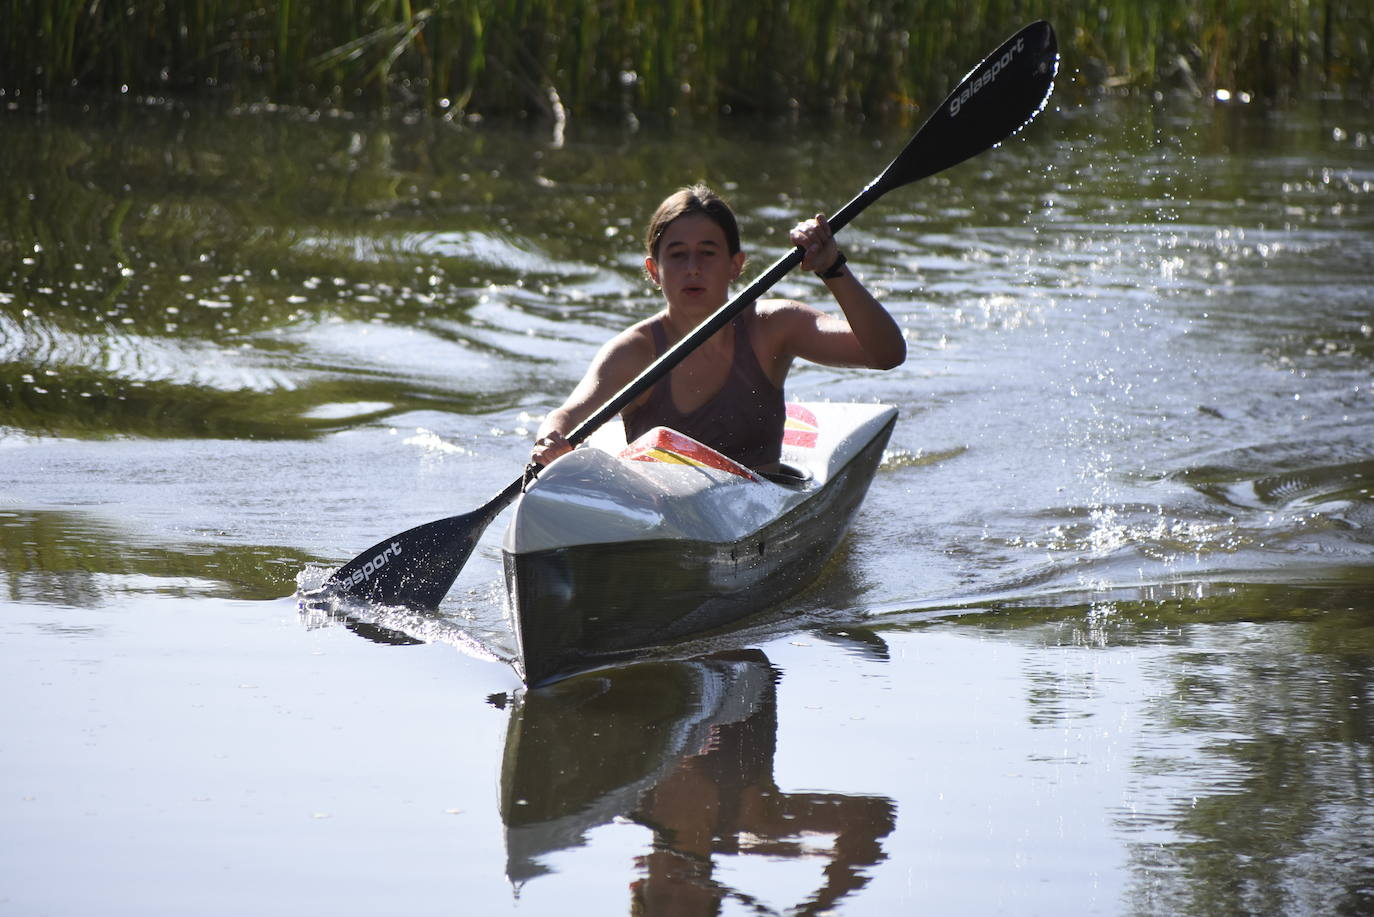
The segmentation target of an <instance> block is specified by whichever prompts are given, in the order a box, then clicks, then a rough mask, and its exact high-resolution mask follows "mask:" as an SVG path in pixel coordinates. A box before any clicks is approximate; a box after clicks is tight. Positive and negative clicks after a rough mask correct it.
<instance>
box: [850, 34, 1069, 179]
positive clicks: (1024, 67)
mask: <svg viewBox="0 0 1374 917" xmlns="http://www.w3.org/2000/svg"><path fill="white" fill-rule="evenodd" d="M1058 70H1059V42H1058V40H1057V39H1056V38H1055V35H1054V29H1053V28H1052V27H1051V26H1050V24H1049V23H1048V22H1044V21H1043V20H1042V21H1039V22H1032V23H1031V24H1030V25H1028V26H1026V27H1025V28H1024V29H1022V30H1021V31H1019V32H1017V33H1016V34H1015V35H1013V36H1012V37H1011V38H1009V39H1007V40H1006V41H1005V42H1004V43H1003V44H1002V46H1001V47H1000V48H998V49H997V50H996V51H993V52H992V53H991V54H989V55H988V56H987V57H986V58H984V60H983V62H982V63H980V64H979V65H978V66H976V67H974V68H973V69H972V70H971V71H969V74H968V76H966V77H964V78H963V79H962V80H960V82H959V85H958V86H956V87H955V88H954V91H953V92H951V93H950V94H949V96H948V98H946V99H945V101H944V102H942V103H941V104H940V107H939V109H937V110H936V112H935V113H934V114H933V115H931V116H930V118H929V119H928V120H927V121H926V123H925V124H923V125H922V126H921V129H920V130H919V131H917V132H916V136H915V137H912V138H911V142H909V143H908V144H907V145H906V148H905V149H903V150H902V152H901V153H899V154H898V155H897V158H896V159H894V160H893V161H892V164H891V165H889V166H888V167H887V170H886V171H884V172H883V174H882V175H881V176H879V177H878V180H877V181H876V182H874V184H875V185H877V186H879V188H880V192H885V191H890V190H892V189H893V188H896V187H898V186H900V185H905V184H907V183H909V182H913V181H916V180H918V179H921V178H925V177H926V176H928V175H934V174H935V173H936V172H939V171H942V170H944V169H948V168H949V167H950V166H953V165H957V164H959V163H961V162H963V161H964V160H965V159H968V158H970V157H972V156H976V155H977V154H979V153H981V152H983V151H984V150H986V149H989V148H990V147H994V146H996V145H997V144H999V143H1001V142H1002V141H1003V140H1006V139H1007V138H1008V137H1010V136H1012V135H1013V134H1015V133H1016V132H1017V131H1019V130H1020V129H1021V128H1023V127H1025V126H1026V125H1027V124H1029V123H1030V122H1031V121H1032V120H1034V119H1035V116H1036V115H1038V114H1040V111H1041V110H1042V109H1043V108H1044V107H1045V103H1046V102H1048V101H1049V97H1050V92H1051V91H1052V90H1053V89H1054V76H1055V73H1057V72H1058Z"/></svg>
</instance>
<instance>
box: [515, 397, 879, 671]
mask: <svg viewBox="0 0 1374 917" xmlns="http://www.w3.org/2000/svg"><path fill="white" fill-rule="evenodd" d="M895 422H896V410H895V409H894V408H891V407H888V406H885V405H850V404H802V405H789V424H788V428H789V429H788V435H787V438H786V439H785V441H784V451H783V460H784V463H785V465H786V466H789V468H790V471H791V472H793V473H791V474H782V475H770V476H767V477H765V476H762V475H759V474H756V473H754V472H752V471H750V470H749V469H747V468H743V467H742V466H739V465H736V464H735V463H733V462H731V461H730V460H729V459H728V458H726V457H724V456H722V455H720V454H719V453H715V452H713V451H712V450H710V449H707V448H706V447H705V446H702V445H701V444H700V443H696V442H695V441H694V440H691V439H689V438H687V437H684V436H682V435H681V434H677V433H674V432H673V431H666V430H662V428H660V429H659V430H655V431H650V433H648V434H646V435H645V437H641V439H640V440H637V441H636V442H635V443H634V444H631V445H630V446H629V447H624V439H623V433H622V434H620V438H619V440H618V443H617V441H616V440H615V439H614V437H613V436H609V437H605V438H602V439H601V441H600V442H598V441H597V440H596V438H594V439H593V441H592V442H591V443H590V444H589V446H590V447H589V448H583V449H578V450H575V451H574V452H572V453H569V454H567V455H565V456H563V457H562V458H560V459H559V460H558V461H556V462H554V463H552V464H551V465H549V467H548V468H546V469H545V470H544V471H543V472H542V473H541V475H540V477H539V479H538V480H537V482H536V483H535V485H534V486H533V487H531V488H530V490H529V491H528V492H527V493H526V494H524V495H523V496H522V497H521V498H520V500H519V502H518V503H517V505H516V510H515V514H514V516H513V518H512V520H511V524H510V527H509V528H508V530H507V533H506V540H505V544H504V551H503V553H504V562H505V574H506V585H507V591H508V593H509V596H510V605H511V612H512V616H513V618H514V622H513V623H514V629H515V633H516V637H517V640H518V642H519V647H520V656H521V661H522V664H523V667H524V676H525V680H526V681H527V682H528V683H529V684H531V685H535V684H540V683H544V682H548V681H552V680H555V679H557V678H560V677H563V676H565V675H568V674H572V673H574V672H577V671H580V670H583V669H587V668H592V667H595V666H597V665H602V664H606V663H608V662H612V661H615V660H617V659H622V658H625V657H626V656H628V655H631V654H633V653H634V652H636V651H640V650H643V649H647V648H651V647H655V646H663V645H666V644H671V643H674V642H678V641H681V640H684V639H686V638H689V637H695V636H700V635H703V634H705V633H707V632H710V631H712V630H716V629H719V628H722V627H725V626H727V625H731V624H734V623H736V622H738V621H740V620H742V619H743V618H746V617H748V616H750V615H752V614H754V613H756V612H758V611H761V610H762V609H764V608H766V607H768V606H770V605H774V604H776V603H778V602H780V601H782V600H784V599H786V598H788V597H789V596H792V595H794V594H796V593H797V592H798V591H800V590H801V589H802V588H804V587H805V586H807V585H808V584H809V583H810V582H811V581H812V580H814V579H815V577H816V576H817V575H818V574H819V572H820V570H821V568H822V566H823V564H824V562H825V560H826V558H828V557H829V556H830V554H831V553H832V552H833V551H834V549H835V547H836V545H838V543H839V541H840V539H841V537H842V536H843V535H844V532H845V530H846V529H847V528H848V525H849V521H850V519H851V518H852V516H853V514H854V512H855V510H856V509H857V508H858V506H859V504H860V503H861V502H862V500H863V496H864V494H865V493H866V492H867V490H868V486H869V483H870V481H871V480H872V478H873V474H874V472H875V471H876V469H877V466H878V463H879V461H880V460H881V458H882V453H883V449H884V448H885V447H886V445H887V440H888V437H889V436H890V435H891V432H892V428H893V425H894V424H895ZM617 444H619V445H621V446H622V449H620V450H617V451H611V450H612V449H614V447H615V446H616V445H617ZM617 453H618V454H617Z"/></svg>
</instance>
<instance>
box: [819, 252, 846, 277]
mask: <svg viewBox="0 0 1374 917" xmlns="http://www.w3.org/2000/svg"><path fill="white" fill-rule="evenodd" d="M848 263H849V259H848V258H846V257H845V256H844V252H839V253H838V254H836V255H835V262H834V263H833V264H831V265H830V267H828V268H826V269H825V270H823V271H817V272H816V276H817V277H819V278H821V279H822V280H834V279H835V278H836V277H843V276H844V266H845V265H846V264H848Z"/></svg>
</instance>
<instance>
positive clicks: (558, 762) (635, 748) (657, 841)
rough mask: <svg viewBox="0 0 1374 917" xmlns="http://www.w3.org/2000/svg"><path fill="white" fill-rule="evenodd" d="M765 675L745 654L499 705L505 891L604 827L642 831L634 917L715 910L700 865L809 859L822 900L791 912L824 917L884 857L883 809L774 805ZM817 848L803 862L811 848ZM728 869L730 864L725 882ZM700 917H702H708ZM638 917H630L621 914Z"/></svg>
mask: <svg viewBox="0 0 1374 917" xmlns="http://www.w3.org/2000/svg"><path fill="white" fill-rule="evenodd" d="M779 677H780V674H779V672H778V670H777V669H775V668H774V667H773V666H772V664H771V663H770V662H769V660H768V658H767V657H766V656H765V655H764V654H763V653H762V652H761V651H759V650H732V651H723V652H718V653H713V654H711V655H706V656H700V657H697V658H693V659H686V660H673V661H669V660H661V661H647V662H639V663H634V664H629V665H622V666H618V667H615V668H608V669H602V670H599V671H596V672H592V673H587V674H583V675H579V676H574V677H572V678H569V679H566V680H563V681H560V682H557V683H555V684H553V685H550V686H548V687H545V688H539V689H536V690H531V691H528V692H525V693H524V694H523V695H519V696H517V697H516V698H515V701H514V703H513V704H512V707H511V712H510V724H509V727H508V730H507V734H506V750H505V759H504V762H503V765H502V771H501V817H502V821H503V822H504V824H505V828H506V853H507V866H506V871H507V875H508V877H509V879H510V881H511V882H512V883H513V885H514V886H515V887H516V888H517V890H518V889H519V887H520V886H521V885H523V884H524V883H525V882H528V881H530V880H532V879H534V878H536V877H538V876H540V875H543V874H546V873H549V872H551V871H552V869H553V867H552V866H550V865H549V860H550V857H551V855H552V854H555V853H557V852H558V851H563V850H568V849H571V848H575V847H579V846H582V845H583V844H585V843H586V839H587V834H588V832H589V831H591V830H592V829H594V828H596V827H597V826H600V825H605V824H609V823H611V822H612V821H615V820H629V821H632V822H635V823H637V824H639V825H642V826H644V827H645V828H648V829H649V830H650V831H651V832H652V834H653V841H652V845H651V847H650V850H649V852H648V853H647V854H645V855H643V856H641V857H637V858H636V864H637V869H638V878H637V879H636V881H635V882H634V883H633V885H632V887H631V895H632V896H633V897H634V899H635V900H636V902H637V903H638V904H640V905H645V906H650V909H652V908H651V905H652V903H653V902H654V901H661V900H665V899H671V900H674V901H677V902H683V901H687V900H693V901H697V902H698V903H700V904H701V905H703V906H705V910H703V912H714V910H713V907H714V908H718V907H719V906H720V904H721V903H722V902H724V901H725V900H726V899H730V900H734V901H736V902H739V903H742V904H745V905H746V906H750V907H754V908H757V907H759V902H757V901H755V900H754V899H753V898H752V897H751V896H749V895H747V894H746V893H744V892H741V891H739V890H737V889H734V888H732V887H730V886H729V885H728V884H727V883H726V882H725V881H724V880H723V879H722V877H721V875H720V874H718V873H717V871H716V869H715V868H714V867H715V864H714V862H713V861H714V858H715V857H717V856H732V857H740V856H741V855H745V854H756V855H760V856H759V857H758V858H757V859H756V860H751V861H749V862H751V863H754V864H756V868H758V869H766V868H767V863H768V862H770V861H775V860H777V859H779V858H781V859H794V858H803V857H804V858H807V859H815V858H817V857H821V858H824V859H826V860H827V861H828V865H827V866H826V868H825V870H824V876H825V879H824V882H823V884H822V886H821V887H820V888H818V889H816V890H815V891H814V892H812V893H811V894H810V895H809V897H808V898H807V899H806V901H805V902H803V903H802V904H800V905H798V909H799V911H800V912H803V913H812V912H824V911H825V910H826V909H827V908H829V907H830V906H832V905H833V904H834V903H835V902H836V901H838V900H839V899H840V898H842V897H844V896H845V895H847V894H849V893H851V892H855V891H857V890H859V889H860V888H862V887H863V886H864V885H865V884H867V882H868V875H867V870H868V868H869V867H871V866H873V865H874V864H876V863H878V862H880V861H882V860H883V859H885V858H886V854H885V853H884V851H883V848H882V844H881V839H882V838H883V837H885V836H887V835H888V834H889V833H891V831H892V829H893V827H894V825H895V821H896V814H895V805H894V803H893V802H892V800H890V799H888V798H886V797H883V796H868V795H849V794H844V793H784V792H782V791H781V790H780V789H779V788H778V785H777V783H776V782H775V780H774V776H773V756H774V751H775V747H776V743H777V682H778V679H779ZM817 836H822V837H825V838H827V839H833V843H832V844H830V845H828V846H826V847H817V846H815V844H814V840H809V839H814V838H815V837H817ZM742 862H743V861H742V860H739V859H737V860H734V861H732V867H731V868H732V870H733V869H738V868H740V865H739V864H740V863H742ZM712 906H713V907H712ZM636 912H638V911H636Z"/></svg>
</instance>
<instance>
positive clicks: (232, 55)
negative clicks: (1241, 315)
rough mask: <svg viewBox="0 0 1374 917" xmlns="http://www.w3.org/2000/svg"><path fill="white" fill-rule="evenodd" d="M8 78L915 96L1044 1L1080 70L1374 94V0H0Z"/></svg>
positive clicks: (280, 97)
mask: <svg viewBox="0 0 1374 917" xmlns="http://www.w3.org/2000/svg"><path fill="white" fill-rule="evenodd" d="M0 10H3V11H4V19H5V22H6V27H5V29H4V30H3V34H0V88H2V89H3V90H4V92H5V94H6V95H8V96H9V97H11V99H13V98H14V97H16V96H18V97H21V98H23V97H28V98H33V97H37V96H47V97H52V96H54V95H60V94H62V93H64V92H68V91H70V90H73V89H75V90H79V91H83V92H84V91H89V90H95V91H97V92H100V91H108V92H128V93H133V94H136V95H156V96H164V95H192V96H194V95H195V94H197V93H202V92H216V93H221V94H223V93H228V94H229V95H230V96H231V97H233V98H235V99H237V100H264V99H270V100H273V101H278V102H291V103H297V104H305V105H311V106H341V107H346V108H356V107H367V106H373V105H378V104H387V105H399V106H403V107H407V108H414V109H429V110H433V111H445V112H454V113H482V114H490V115H504V114H512V113H518V112H538V111H556V110H559V109H562V110H563V111H566V112H568V113H570V114H578V115H581V114H596V113H607V114H616V113H624V112H633V113H637V114H641V115H642V114H648V115H651V116H654V115H662V114H671V113H672V112H683V113H709V112H715V111H720V110H723V109H726V108H728V109H730V110H735V111H744V112H751V111H757V112H783V111H788V110H790V109H795V108H801V109H804V110H809V111H820V112H824V111H833V110H842V111H846V112H850V113H863V114H865V115H881V114H884V113H891V112H901V111H904V110H909V109H910V108H911V107H912V106H913V104H914V103H915V101H916V100H920V101H923V102H929V101H930V100H932V99H933V98H937V97H939V95H940V94H941V93H942V92H943V90H945V89H948V88H949V87H950V86H951V85H952V83H953V81H954V80H956V79H958V78H959V77H960V76H962V74H963V73H964V72H966V71H967V70H968V69H969V67H971V66H972V64H973V63H975V62H976V61H977V60H978V59H979V57H981V55H983V54H984V53H986V52H987V51H988V50H990V49H991V48H992V47H994V46H995V45H996V44H997V43H998V42H999V41H1000V40H1002V39H1003V38H1005V37H1006V36H1007V35H1008V34H1010V33H1011V32H1012V31H1014V30H1015V29H1017V28H1019V27H1020V26H1021V25H1023V24H1025V23H1026V22H1027V21H1029V20H1031V19H1035V18H1045V19H1048V20H1049V21H1050V22H1051V23H1052V24H1053V25H1054V26H1055V28H1056V30H1057V31H1058V33H1059V38H1060V47H1061V51H1062V53H1063V55H1064V59H1065V64H1064V73H1065V77H1066V78H1068V79H1067V80H1066V82H1071V83H1073V84H1074V85H1076V86H1081V87H1084V88H1095V87H1099V86H1109V87H1120V86H1133V87H1140V88H1161V87H1169V88H1175V87H1178V88H1184V89H1186V90H1195V91H1198V92H1211V91H1214V90H1216V89H1229V90H1232V91H1237V92H1239V91H1244V92H1249V93H1251V94H1253V95H1254V96H1256V97H1259V98H1283V97H1292V96H1303V95H1309V94H1312V93H1316V92H1340V93H1343V94H1345V95H1356V96H1360V97H1365V98H1368V97H1370V96H1371V94H1374V47H1371V45H1374V4H1370V3H1368V2H1367V0H1229V2H1227V0H1158V2H1148V0H1146V2H1126V0H1106V2H1097V3H1083V2H1074V0H1049V2H1043V3H1027V2H1018V0H960V2H956V0H925V2H918V0H757V2H748V3H744V2H738V0H429V2H425V0H275V2H271V0H122V2H117V3H103V2H97V0H41V2H39V0H0Z"/></svg>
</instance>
